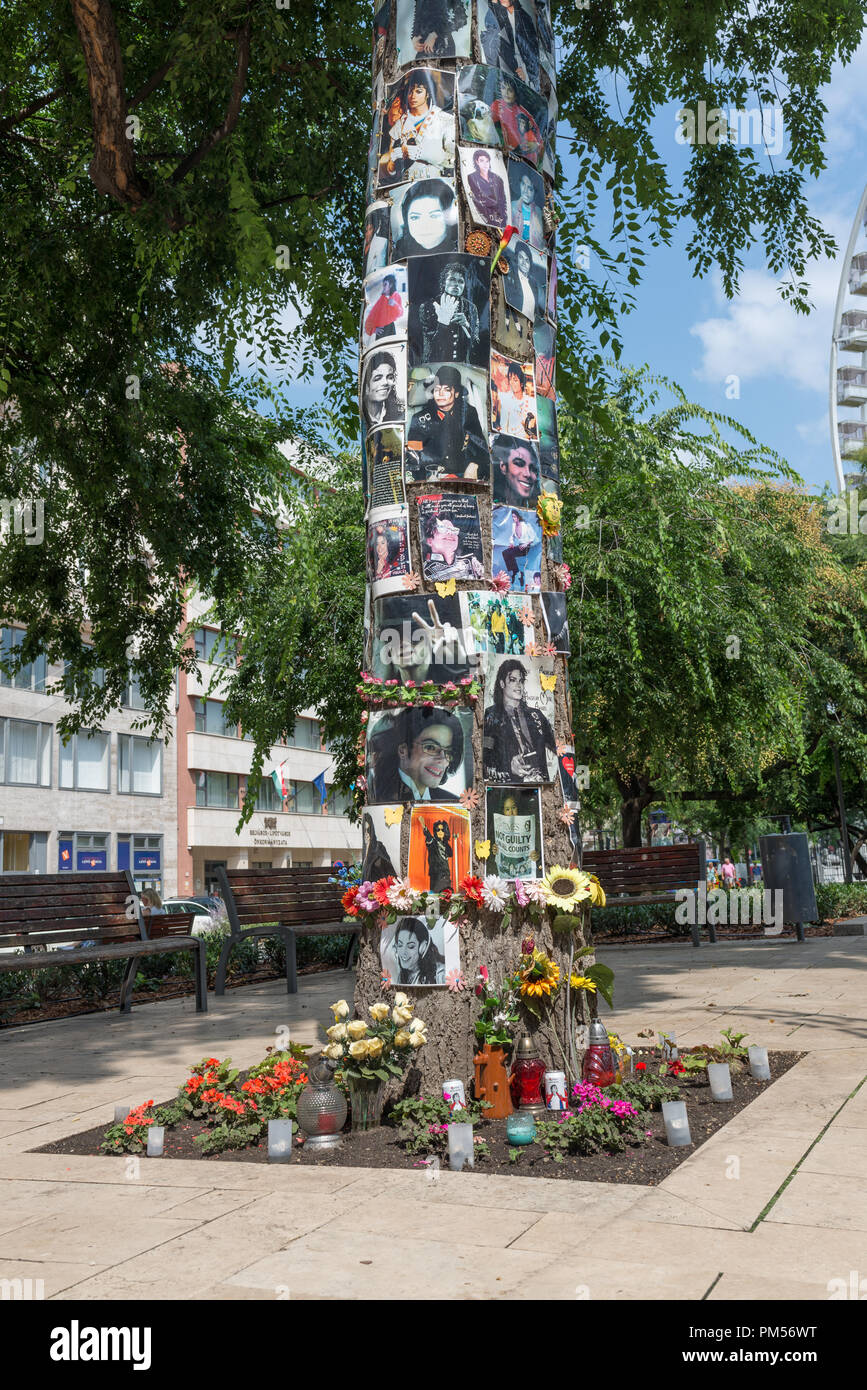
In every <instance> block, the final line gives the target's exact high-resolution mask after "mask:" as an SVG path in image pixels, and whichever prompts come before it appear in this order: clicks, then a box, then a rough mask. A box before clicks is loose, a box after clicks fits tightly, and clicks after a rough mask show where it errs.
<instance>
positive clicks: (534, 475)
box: [491, 434, 541, 507]
mask: <svg viewBox="0 0 867 1390" xmlns="http://www.w3.org/2000/svg"><path fill="white" fill-rule="evenodd" d="M491 473H492V476H493V480H494V501H495V502H503V503H506V504H508V506H510V507H535V505H536V503H537V501H538V500H539V488H540V473H541V467H540V463H539V454H538V451H537V449H536V446H535V444H531V443H530V442H529V440H525V439H515V438H513V437H512V436H511V435H508V434H498V435H496V436H495V438H494V441H493V443H492V444H491Z"/></svg>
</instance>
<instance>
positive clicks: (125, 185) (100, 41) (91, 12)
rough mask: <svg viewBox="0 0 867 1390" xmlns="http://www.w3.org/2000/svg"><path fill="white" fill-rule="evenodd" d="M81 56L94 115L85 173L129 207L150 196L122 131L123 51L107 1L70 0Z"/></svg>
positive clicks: (124, 118)
mask: <svg viewBox="0 0 867 1390" xmlns="http://www.w3.org/2000/svg"><path fill="white" fill-rule="evenodd" d="M69 2H70V5H71V6H72V14H73V18H74V19H75V27H76V29H77V30H78V38H79V42H80V44H81V50H82V53H83V54H84V61H85V65H86V67H87V88H88V92H89V93H90V110H91V116H92V120H93V144H94V150H93V158H92V159H91V161H90V177H91V180H92V181H93V184H94V187H95V188H96V189H98V191H99V192H100V193H106V194H108V196H109V197H110V198H115V199H116V200H117V201H118V202H119V203H122V204H123V205H124V206H125V207H128V208H132V209H133V210H134V211H135V210H137V209H138V208H140V207H141V205H142V203H144V202H145V200H146V199H147V197H148V195H149V192H150V190H149V188H148V186H147V184H146V183H145V182H144V181H143V180H142V179H141V178H140V177H139V175H138V173H137V172H136V168H135V158H134V147H133V143H132V141H131V140H130V138H129V136H128V134H127V104H126V97H125V95H124V89H123V56H122V54H121V51H120V41H119V39H118V36H117V28H116V25H115V22H114V14H113V12H112V8H111V4H110V3H109V0H69Z"/></svg>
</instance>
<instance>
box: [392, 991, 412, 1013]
mask: <svg viewBox="0 0 867 1390" xmlns="http://www.w3.org/2000/svg"><path fill="white" fill-rule="evenodd" d="M394 1002H395V1004H396V1005H397V1007H398V1008H399V1009H406V1008H410V1009H411V1008H412V1004H411V1003H410V998H409V995H408V994H404V993H403V992H402V991H401V990H398V992H397V994H396V995H395V996H394Z"/></svg>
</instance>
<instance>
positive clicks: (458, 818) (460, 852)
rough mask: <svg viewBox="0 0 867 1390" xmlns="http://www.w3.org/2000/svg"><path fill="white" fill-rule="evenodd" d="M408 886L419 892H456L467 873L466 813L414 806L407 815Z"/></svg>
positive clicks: (468, 831)
mask: <svg viewBox="0 0 867 1390" xmlns="http://www.w3.org/2000/svg"><path fill="white" fill-rule="evenodd" d="M410 815H411V820H410V829H409V883H410V887H411V888H414V889H416V891H417V892H419V893H436V894H440V893H444V892H445V891H446V890H447V889H448V890H449V891H450V892H452V893H456V892H457V891H458V887H459V885H460V882H461V879H463V878H466V876H467V874H468V873H469V872H470V863H471V853H472V838H471V836H472V828H471V825H470V813H469V811H465V810H463V809H456V810H453V809H450V808H446V807H443V806H432V805H424V806H420V805H415V806H413V807H412V810H411V812H410Z"/></svg>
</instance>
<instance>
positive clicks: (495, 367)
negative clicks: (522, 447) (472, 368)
mask: <svg viewBox="0 0 867 1390" xmlns="http://www.w3.org/2000/svg"><path fill="white" fill-rule="evenodd" d="M491 429H492V430H493V431H494V433H496V434H511V435H513V436H514V437H515V438H516V439H537V438H538V425H537V417H536V383H535V380H534V377H533V363H532V362H514V361H512V359H511V358H509V357H504V356H503V355H502V353H500V352H492V353H491Z"/></svg>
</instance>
